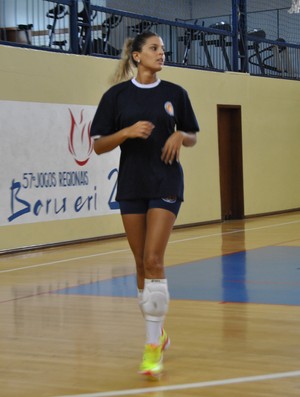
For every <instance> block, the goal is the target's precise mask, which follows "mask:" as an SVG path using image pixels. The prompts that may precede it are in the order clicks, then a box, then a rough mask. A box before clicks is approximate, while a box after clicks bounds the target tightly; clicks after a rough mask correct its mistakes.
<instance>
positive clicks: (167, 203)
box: [119, 198, 181, 216]
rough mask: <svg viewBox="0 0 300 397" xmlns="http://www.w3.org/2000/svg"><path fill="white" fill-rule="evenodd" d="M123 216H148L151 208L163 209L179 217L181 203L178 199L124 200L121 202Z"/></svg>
mask: <svg viewBox="0 0 300 397" xmlns="http://www.w3.org/2000/svg"><path fill="white" fill-rule="evenodd" d="M119 205H120V211H121V214H122V215H124V214H146V212H147V211H148V210H149V209H151V208H163V209H165V210H168V211H171V212H173V214H174V215H175V216H177V214H178V212H179V209H180V206H181V201H180V200H177V199H176V198H174V199H173V198H160V199H149V200H148V199H141V200H122V201H119Z"/></svg>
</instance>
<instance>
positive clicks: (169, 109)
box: [165, 102, 174, 116]
mask: <svg viewBox="0 0 300 397" xmlns="http://www.w3.org/2000/svg"><path fill="white" fill-rule="evenodd" d="M165 111H166V112H167V113H168V115H169V116H174V108H173V105H172V102H166V103H165Z"/></svg>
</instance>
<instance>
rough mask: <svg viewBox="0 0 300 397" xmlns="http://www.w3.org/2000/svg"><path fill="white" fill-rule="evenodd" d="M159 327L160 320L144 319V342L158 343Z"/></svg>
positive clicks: (160, 325)
mask: <svg viewBox="0 0 300 397" xmlns="http://www.w3.org/2000/svg"><path fill="white" fill-rule="evenodd" d="M161 327H162V322H161V321H150V320H146V344H152V345H159V344H160V336H161Z"/></svg>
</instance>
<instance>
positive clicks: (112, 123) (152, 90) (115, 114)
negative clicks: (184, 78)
mask: <svg viewBox="0 0 300 397" xmlns="http://www.w3.org/2000/svg"><path fill="white" fill-rule="evenodd" d="M138 121H150V122H151V123H153V124H154V125H155V128H154V129H153V131H152V134H151V135H150V137H149V138H148V139H142V138H133V139H127V140H126V141H125V142H123V143H122V144H121V145H120V149H121V157H120V166H119V175H118V187H117V195H116V200H117V201H119V200H132V199H155V198H163V197H170V196H173V197H174V196H176V197H177V198H178V199H179V200H183V187H184V185H183V183H184V182H183V171H182V167H181V165H180V163H178V162H176V161H174V162H173V164H172V165H169V164H165V163H164V162H163V161H162V160H161V152H162V148H163V147H164V144H165V142H166V140H167V139H168V138H169V136H170V135H171V134H172V133H173V132H174V131H176V130H180V131H185V132H197V131H199V126H198V123H197V120H196V117H195V114H194V111H193V109H192V106H191V103H190V100H189V97H188V94H187V92H186V91H185V90H184V89H183V88H182V87H180V86H179V85H176V84H173V83H170V82H167V81H160V80H158V81H157V82H156V83H154V84H150V85H142V84H139V83H137V82H136V81H135V80H130V81H126V82H123V83H119V84H117V85H115V86H113V87H111V88H110V89H109V90H108V91H107V92H106V93H105V94H104V95H103V97H102V98H101V101H100V103H99V106H98V108H97V111H96V114H95V117H94V120H93V122H92V126H91V136H92V137H97V136H103V135H110V134H114V133H115V132H117V131H119V130H121V129H123V128H126V127H129V126H131V125H133V124H135V123H136V122H138Z"/></svg>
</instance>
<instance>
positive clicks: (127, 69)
mask: <svg viewBox="0 0 300 397" xmlns="http://www.w3.org/2000/svg"><path fill="white" fill-rule="evenodd" d="M132 43H133V39H132V38H128V39H126V40H125V42H124V45H123V49H122V54H121V59H120V61H119V63H118V66H117V69H116V71H115V74H114V76H113V78H112V83H113V84H117V83H120V82H121V81H126V80H130V79H131V78H132V77H133V76H134V69H133V68H134V66H135V65H134V63H133V61H132V56H131V54H132Z"/></svg>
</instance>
